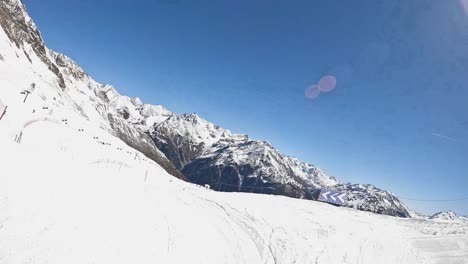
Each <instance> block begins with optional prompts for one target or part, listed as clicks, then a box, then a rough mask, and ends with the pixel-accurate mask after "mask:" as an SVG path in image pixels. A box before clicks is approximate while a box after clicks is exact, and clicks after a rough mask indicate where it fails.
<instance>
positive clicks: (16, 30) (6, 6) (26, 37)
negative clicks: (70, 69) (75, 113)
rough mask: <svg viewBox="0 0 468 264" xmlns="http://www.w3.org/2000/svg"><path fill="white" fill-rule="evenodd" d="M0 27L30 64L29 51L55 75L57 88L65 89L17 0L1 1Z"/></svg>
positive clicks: (37, 33) (45, 48) (62, 81)
mask: <svg viewBox="0 0 468 264" xmlns="http://www.w3.org/2000/svg"><path fill="white" fill-rule="evenodd" d="M0 25H1V26H2V28H3V30H4V31H5V33H6V34H7V36H8V37H9V38H10V40H11V41H12V42H13V43H14V44H15V45H16V47H18V48H19V49H22V50H23V52H24V54H25V55H26V57H27V58H28V59H29V61H30V62H31V63H32V60H31V58H30V55H29V53H30V52H31V50H30V49H32V51H33V52H34V53H35V54H36V55H37V57H38V58H40V59H41V60H42V62H43V63H45V64H46V65H47V66H48V68H49V70H50V71H52V72H53V73H54V74H55V75H57V82H58V84H59V86H60V87H61V88H65V87H66V86H65V80H64V78H63V76H62V74H61V73H60V71H59V69H58V67H57V65H55V64H54V62H52V61H51V59H50V56H49V54H48V52H49V50H48V49H47V47H46V46H45V44H44V41H43V40H42V36H41V33H40V32H39V30H38V29H37V27H36V25H35V24H34V22H33V21H32V20H31V18H30V17H29V15H28V14H27V13H26V9H25V8H24V5H23V4H22V3H21V2H20V1H19V0H2V1H1V2H0Z"/></svg>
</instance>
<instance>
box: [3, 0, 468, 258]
mask: <svg viewBox="0 0 468 264" xmlns="http://www.w3.org/2000/svg"><path fill="white" fill-rule="evenodd" d="M12 2H17V3H18V4H19V3H20V2H19V1H18V0H12ZM24 14H25V16H27V14H26V13H25V11H24ZM26 19H27V21H29V22H30V23H31V24H32V23H33V22H32V20H30V18H29V17H26ZM34 28H35V27H34ZM22 48H24V49H25V50H26V51H28V52H27V53H28V54H29V55H28V56H29V57H30V59H31V61H32V63H31V62H30V61H29V59H28V58H27V57H26V55H25V54H24V52H23V51H22V50H21V49H22ZM22 48H21V49H20V48H18V47H16V46H15V45H12V43H11V42H10V41H9V40H8V37H7V36H6V34H5V32H4V31H3V29H1V28H0V55H1V56H2V58H3V60H0V99H1V101H2V102H3V104H4V105H6V106H8V111H7V113H6V115H5V116H4V117H3V119H2V120H0V160H1V161H2V162H1V163H0V264H4V263H5V264H16V263H48V264H49V263H60V264H61V263H80V264H82V263H115V264H118V263H216V264H218V263H287V264H289V263H317V264H328V263H351V264H354V263H356V264H357V263H360V264H366V263H372V264H374V263H383V264H385V263H389V264H413V263H421V264H439V263H444V264H460V263H468V254H467V252H468V223H467V222H466V221H460V222H450V221H444V222H439V221H433V220H428V219H401V218H394V217H389V216H382V215H376V214H372V213H366V212H360V211H356V210H352V209H348V208H337V207H334V206H331V205H327V204H324V203H318V202H312V201H306V200H298V199H290V198H286V197H281V196H272V195H257V194H247V193H219V192H214V191H211V190H209V189H207V188H204V187H201V186H196V185H192V184H189V183H186V182H183V181H180V180H178V179H176V178H174V177H173V176H171V175H169V174H168V173H167V172H166V171H165V170H163V169H162V168H161V167H160V166H159V165H157V164H156V163H155V162H153V161H151V160H149V159H148V158H146V157H145V156H144V155H143V154H142V153H139V152H138V151H136V150H134V149H132V148H130V147H129V146H127V145H126V144H125V143H124V142H122V141H121V140H120V139H118V138H117V137H115V136H113V133H112V131H111V129H110V128H109V122H107V121H106V119H105V115H106V114H107V113H116V112H117V111H119V110H121V109H123V108H125V107H126V108H127V109H128V111H129V112H130V117H129V119H130V121H131V122H141V120H143V119H145V118H146V119H147V120H152V121H150V122H149V123H150V124H148V123H147V124H144V125H143V124H142V125H141V126H142V128H146V129H149V127H150V126H153V125H158V124H162V123H164V122H165V121H166V120H167V119H169V118H172V117H173V116H174V114H173V113H171V112H170V111H169V110H167V109H165V108H164V107H162V106H149V105H144V104H142V103H141V100H137V99H131V98H128V97H124V96H120V95H119V94H118V92H117V91H116V90H115V88H113V87H111V86H104V85H101V84H99V83H97V82H95V81H94V80H92V79H91V78H90V77H89V76H87V75H86V74H84V71H83V70H82V69H81V68H79V66H77V65H76V64H74V63H73V62H72V61H70V59H69V58H66V57H62V58H61V59H63V60H64V62H65V63H66V64H67V65H68V66H67V67H60V71H61V72H62V74H63V75H64V79H65V82H66V84H67V88H66V89H65V90H63V89H62V88H61V87H59V85H58V82H57V75H55V74H54V73H52V72H51V71H50V70H49V69H48V67H47V66H46V64H44V63H43V62H42V61H41V60H40V59H39V58H38V57H37V56H36V54H35V53H34V52H30V51H31V50H32V47H31V46H30V45H29V44H28V43H24V47H22ZM47 52H48V56H49V57H50V59H51V60H53V61H55V60H56V58H57V54H55V53H54V52H51V51H47ZM75 75H80V76H81V78H78V79H77V78H75ZM32 83H35V84H36V89H35V90H34V92H33V93H31V94H30V95H29V96H28V98H27V100H26V102H25V103H23V101H24V98H25V95H24V94H21V91H22V90H24V89H28V88H29V87H31V84H32ZM103 91H106V94H108V96H107V97H108V98H107V99H106V98H101V96H103V93H101V92H103ZM109 99H111V100H113V101H112V103H111V104H108V102H106V101H105V100H109ZM148 117H151V118H152V119H148ZM181 117H183V118H185V120H191V122H192V121H196V122H195V123H197V124H198V126H196V127H195V128H193V127H187V129H195V131H197V133H194V134H196V135H199V136H200V138H201V139H200V140H206V139H208V140H218V139H219V138H228V135H229V133H230V132H228V131H226V130H223V129H221V128H219V127H216V126H214V125H210V123H209V122H207V121H206V120H203V119H201V118H199V117H198V116H196V115H185V116H184V115H181ZM204 128H208V131H209V132H210V133H206V131H207V130H205V129H204ZM20 136H21V140H18V138H19V137H20ZM233 137H234V138H238V139H239V138H240V139H242V138H243V137H241V136H233ZM229 140H230V139H229ZM256 144H266V143H262V142H257V143H256ZM252 150H254V149H252ZM273 153H274V152H273ZM260 154H262V153H259V155H260ZM245 158H246V157H244V156H242V155H240V156H237V157H236V159H237V160H238V161H241V160H242V159H245ZM290 162H293V163H294V162H296V161H294V160H290ZM303 169H304V172H305V171H307V170H314V168H313V167H308V166H305V167H304V168H303ZM324 180H327V178H324Z"/></svg>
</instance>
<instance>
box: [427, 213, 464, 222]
mask: <svg viewBox="0 0 468 264" xmlns="http://www.w3.org/2000/svg"><path fill="white" fill-rule="evenodd" d="M429 219H431V220H435V221H443V222H464V221H465V222H466V221H468V218H467V217H466V216H461V215H458V214H457V213H455V212H453V211H448V212H439V213H436V214H434V215H433V216H431V217H429Z"/></svg>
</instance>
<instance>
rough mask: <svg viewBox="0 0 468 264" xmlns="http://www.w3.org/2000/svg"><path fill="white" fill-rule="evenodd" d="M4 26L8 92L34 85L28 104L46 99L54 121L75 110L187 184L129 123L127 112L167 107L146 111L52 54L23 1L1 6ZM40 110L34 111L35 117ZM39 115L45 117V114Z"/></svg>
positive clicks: (0, 45) (0, 38)
mask: <svg viewBox="0 0 468 264" xmlns="http://www.w3.org/2000/svg"><path fill="white" fill-rule="evenodd" d="M0 25H1V28H2V29H3V30H1V32H0V69H1V74H2V79H1V81H2V89H17V90H19V91H18V92H20V91H22V90H25V89H29V88H30V87H32V86H34V87H35V88H34V89H31V95H30V97H29V99H28V100H27V101H26V102H25V103H26V104H28V103H30V102H32V101H34V100H36V99H37V98H40V101H41V107H43V108H45V109H47V110H49V111H50V112H51V113H52V116H54V115H53V113H54V112H55V113H56V118H57V119H67V116H61V117H58V115H60V113H63V111H61V109H62V108H70V109H71V110H72V112H73V113H75V114H77V115H80V116H82V117H84V118H85V119H86V120H87V121H88V122H91V123H94V124H95V125H96V126H98V127H101V128H103V129H105V130H107V131H109V132H110V133H112V134H114V135H116V136H118V137H119V138H121V139H122V140H124V141H125V142H126V143H127V144H128V145H130V146H132V147H134V148H135V149H138V150H140V151H141V152H143V153H144V154H145V155H146V156H148V157H149V158H151V159H153V160H155V161H156V162H158V163H159V164H160V165H161V166H163V167H164V168H165V169H166V170H168V171H169V172H170V173H171V174H173V175H175V176H176V177H179V178H182V179H185V177H184V176H183V175H182V174H181V173H180V172H179V171H178V170H177V169H175V168H174V167H173V165H172V164H171V162H170V161H169V160H168V159H167V158H166V157H165V156H164V154H163V153H162V152H160V151H159V150H158V148H157V147H156V145H155V144H154V142H153V140H152V139H151V138H150V137H149V136H148V135H147V134H146V133H144V132H143V131H141V130H140V129H138V128H137V127H136V126H135V125H134V124H132V122H133V121H134V120H126V119H125V114H124V112H123V111H125V109H126V108H129V109H134V108H135V107H141V108H143V109H145V110H144V111H142V112H143V113H151V111H162V108H159V107H155V106H144V105H142V104H141V102H139V100H136V99H130V98H128V97H125V96H122V95H120V94H119V93H118V92H117V91H116V90H115V89H114V88H113V87H112V86H110V85H102V84H100V83H98V82H96V81H95V80H93V79H92V78H91V77H90V76H88V75H87V74H86V73H85V72H84V70H83V69H82V68H81V67H80V66H79V65H77V64H76V63H75V62H74V61H73V60H71V59H70V58H68V57H66V56H65V55H62V54H59V53H57V52H54V51H52V50H50V49H48V48H47V47H46V45H45V44H44V41H43V39H42V37H41V34H40V32H39V30H38V29H37V27H36V25H35V24H34V22H33V21H32V19H31V18H30V17H29V15H28V14H27V12H26V10H25V7H24V5H23V4H22V3H21V1H19V0H2V1H1V2H0ZM18 73H20V75H19V74H18ZM33 90H34V91H33ZM5 96H6V95H5ZM6 99H9V98H6ZM6 103H8V100H6ZM38 110H39V109H31V111H34V112H35V113H36V111H38ZM36 116H38V117H39V113H37V114H36ZM141 119H143V117H141ZM24 121H25V122H27V120H24Z"/></svg>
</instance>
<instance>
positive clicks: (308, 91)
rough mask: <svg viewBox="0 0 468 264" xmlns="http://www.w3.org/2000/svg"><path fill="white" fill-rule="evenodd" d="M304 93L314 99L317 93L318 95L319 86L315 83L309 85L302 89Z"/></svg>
mask: <svg viewBox="0 0 468 264" xmlns="http://www.w3.org/2000/svg"><path fill="white" fill-rule="evenodd" d="M304 93H305V96H306V97H307V98H309V99H312V100H313V99H315V98H317V97H318V96H319V95H320V90H319V87H318V86H317V85H315V84H314V85H311V86H309V87H307V88H306V89H305V91H304Z"/></svg>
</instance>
